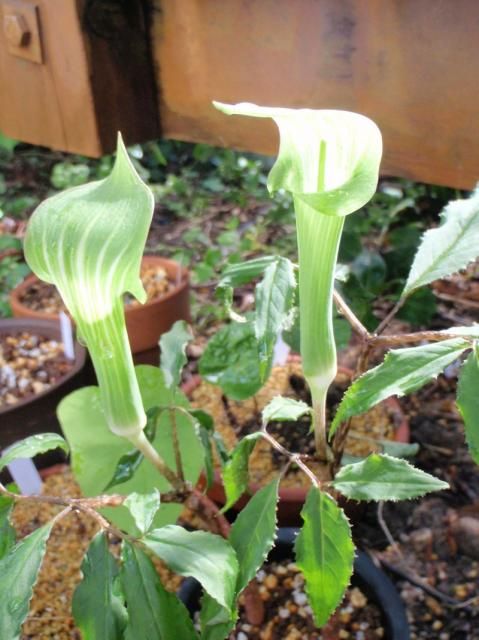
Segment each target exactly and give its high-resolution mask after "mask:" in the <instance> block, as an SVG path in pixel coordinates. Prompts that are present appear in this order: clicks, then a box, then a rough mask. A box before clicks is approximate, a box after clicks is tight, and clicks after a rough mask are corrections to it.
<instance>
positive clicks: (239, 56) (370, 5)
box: [152, 0, 479, 188]
mask: <svg viewBox="0 0 479 640" xmlns="http://www.w3.org/2000/svg"><path fill="white" fill-rule="evenodd" d="M152 1H153V5H154V9H155V10H154V11H153V13H152V16H153V26H152V29H153V31H152V44H153V51H154V58H155V62H156V81H157V87H158V96H159V102H160V114H161V123H162V129H163V134H164V135H165V136H167V137H174V138H179V139H185V140H196V141H202V142H209V143H212V144H216V145H223V146H232V147H237V148H242V149H249V150H253V151H258V152H264V153H270V154H272V153H274V152H275V151H276V149H277V133H276V131H275V128H274V126H273V125H272V124H270V123H268V122H267V121H264V120H256V119H255V120H253V119H246V118H240V117H226V116H224V115H223V114H220V113H217V112H216V111H215V110H214V109H213V108H212V107H211V101H212V100H213V99H216V100H221V101H224V102H241V101H250V102H256V103H258V104H263V105H273V106H290V107H311V108H336V109H349V110H354V111H358V112H360V113H364V114H366V115H368V116H370V117H371V118H373V119H374V120H375V121H376V122H377V123H378V125H379V126H380V128H381V130H382V132H383V136H384V147H385V150H384V161H383V165H382V166H383V173H386V174H391V175H397V176H405V177H408V178H412V179H415V180H422V181H425V182H431V183H438V184H445V185H450V186H455V187H460V188H470V187H472V186H474V185H475V184H476V182H477V181H478V180H479V109H478V106H477V104H478V100H477V92H478V89H479V1H478V0H257V1H256V2H255V1H252V0H228V1H226V2H225V1H221V0H152Z"/></svg>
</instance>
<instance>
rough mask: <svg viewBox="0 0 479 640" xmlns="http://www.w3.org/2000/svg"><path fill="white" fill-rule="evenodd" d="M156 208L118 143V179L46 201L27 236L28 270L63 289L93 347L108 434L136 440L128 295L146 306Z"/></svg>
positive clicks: (137, 406) (137, 405) (140, 414)
mask: <svg viewBox="0 0 479 640" xmlns="http://www.w3.org/2000/svg"><path fill="white" fill-rule="evenodd" d="M153 206H154V200H153V196H152V194H151V192H150V190H149V189H148V187H147V186H146V185H145V184H144V183H143V182H142V181H141V179H140V177H139V176H138V174H137V173H136V171H135V169H134V168H133V165H132V164H131V162H130V160H129V158H128V153H127V151H126V149H125V147H124V145H123V142H122V140H121V137H119V139H118V149H117V156H116V161H115V165H114V167H113V170H112V172H111V174H110V175H109V176H108V177H107V178H106V179H105V180H100V181H97V182H91V183H89V184H85V185H81V186H79V187H74V188H73V189H68V190H66V191H63V192H62V193H59V194H57V195H55V196H53V197H51V198H48V199H47V200H45V202H43V203H42V204H41V205H40V206H39V207H38V208H37V209H36V211H35V212H34V214H33V216H32V217H31V219H30V222H29V225H28V229H27V234H26V237H25V257H26V260H27V262H28V264H29V266H30V267H31V269H32V270H33V271H34V272H35V273H36V274H37V275H38V277H39V278H41V279H42V280H45V281H46V282H49V283H52V284H54V285H56V287H57V288H58V290H59V292H60V294H61V296H62V298H63V300H64V302H65V304H66V306H67V308H68V310H69V311H70V313H71V315H72V317H73V319H74V320H75V322H76V324H77V327H78V333H79V335H80V336H81V338H82V339H83V340H84V341H85V343H86V345H87V347H88V350H89V352H90V355H91V358H92V360H93V364H94V367H95V371H96V374H97V378H98V382H99V386H100V393H101V398H102V404H103V410H104V412H105V416H106V419H107V422H108V426H109V428H110V429H111V430H112V431H113V432H114V433H116V434H117V435H121V436H125V437H129V438H133V439H134V438H138V437H141V436H142V434H141V431H142V429H143V427H144V426H145V423H146V416H145V413H144V411H143V407H142V404H141V397H140V392H139V389H138V385H137V382H136V377H135V373H134V369H133V361H132V356H131V352H130V347H129V343H128V335H127V333H126V327H125V317H124V311H123V302H122V295H123V294H124V293H125V292H127V291H128V292H130V293H131V294H132V295H134V296H135V297H136V298H137V299H138V300H139V301H140V302H145V299H146V293H145V291H144V289H143V286H142V284H141V280H140V264H141V258H142V255H143V249H144V246H145V242H146V237H147V233H148V228H149V226H150V223H151V218H152V215H153Z"/></svg>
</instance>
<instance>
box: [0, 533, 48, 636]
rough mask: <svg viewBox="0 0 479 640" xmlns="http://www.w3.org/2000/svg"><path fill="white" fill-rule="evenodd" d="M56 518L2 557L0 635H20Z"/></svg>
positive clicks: (0, 564)
mask: <svg viewBox="0 0 479 640" xmlns="http://www.w3.org/2000/svg"><path fill="white" fill-rule="evenodd" d="M51 529H52V522H49V523H48V524H46V525H44V526H43V527H40V528H39V529H36V530H35V531H34V532H33V533H31V534H30V535H28V536H26V537H25V538H23V540H20V542H18V543H17V544H16V545H15V546H14V547H13V548H12V549H10V551H9V553H7V555H5V556H4V557H3V558H2V559H1V560H0V576H1V580H0V638H5V640H6V639H7V638H8V640H19V639H20V627H21V625H22V623H23V622H24V620H25V618H26V617H27V615H28V606H29V603H30V600H31V598H32V595H33V587H34V585H35V583H36V581H37V578H38V572H39V571H40V567H41V564H42V560H43V556H44V555H45V551H46V544H47V540H48V536H49V535H50V531H51Z"/></svg>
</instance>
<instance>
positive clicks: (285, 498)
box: [181, 354, 411, 503]
mask: <svg viewBox="0 0 479 640" xmlns="http://www.w3.org/2000/svg"><path fill="white" fill-rule="evenodd" d="M288 360H289V361H290V362H301V356H299V355H298V354H291V355H290V356H289V358H288ZM338 373H342V374H346V375H349V376H351V377H352V375H353V371H352V369H348V368H347V367H341V366H339V367H338ZM201 382H203V378H202V377H201V376H200V375H199V374H194V375H193V376H191V378H189V379H188V380H187V381H186V382H185V383H183V384H182V385H181V390H182V391H183V393H184V394H185V395H186V396H187V397H189V396H190V394H191V393H192V392H193V391H194V390H195V389H196V388H197V387H198V386H199V385H200V384H201ZM383 402H384V403H385V404H386V405H387V406H388V407H390V409H392V410H393V411H394V413H395V414H396V415H398V416H400V422H399V424H398V425H397V426H396V427H395V429H394V435H395V437H394V440H393V442H400V443H404V444H406V443H408V442H409V441H410V435H411V432H410V426H409V421H408V419H407V417H406V414H405V413H404V411H403V410H402V408H401V405H400V404H399V402H398V400H397V398H394V397H391V398H386V400H383ZM200 481H201V478H200ZM214 481H215V483H217V484H218V485H221V486H223V482H222V480H221V474H220V472H219V471H218V469H216V468H215V470H214ZM261 488H262V485H258V484H255V483H251V484H249V485H248V489H249V491H250V492H251V493H253V494H254V493H257V492H258V491H259V490H260V489H261ZM308 490H309V487H306V486H305V487H280V489H279V491H280V494H281V502H285V503H297V502H304V500H305V498H306V494H307V492H308Z"/></svg>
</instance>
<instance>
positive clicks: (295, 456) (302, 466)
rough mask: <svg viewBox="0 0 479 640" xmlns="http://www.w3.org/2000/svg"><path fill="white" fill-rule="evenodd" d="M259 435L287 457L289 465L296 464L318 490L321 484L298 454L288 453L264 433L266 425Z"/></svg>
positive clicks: (270, 436)
mask: <svg viewBox="0 0 479 640" xmlns="http://www.w3.org/2000/svg"><path fill="white" fill-rule="evenodd" d="M260 433H261V435H262V436H263V438H264V439H265V440H267V441H268V442H269V443H270V445H271V446H272V447H274V448H275V449H276V450H277V451H279V452H280V453H282V454H283V455H284V456H286V457H288V458H289V459H290V461H291V463H293V462H294V464H296V465H297V466H298V467H299V468H300V469H301V470H302V471H303V472H304V473H305V474H306V475H307V476H308V478H309V479H310V480H311V482H312V483H313V485H314V486H315V487H317V488H318V489H319V488H320V486H321V483H320V482H319V480H318V479H317V478H316V476H315V475H314V473H313V472H312V471H311V469H310V468H309V467H308V466H307V465H306V464H304V462H303V461H302V460H301V455H300V454H299V453H292V452H291V451H288V449H285V448H284V447H283V445H281V444H279V442H278V441H277V440H275V439H274V438H273V436H272V435H270V434H269V433H268V432H267V431H266V425H263V427H262V429H261V431H260Z"/></svg>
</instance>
